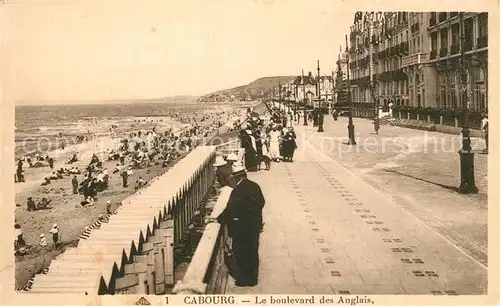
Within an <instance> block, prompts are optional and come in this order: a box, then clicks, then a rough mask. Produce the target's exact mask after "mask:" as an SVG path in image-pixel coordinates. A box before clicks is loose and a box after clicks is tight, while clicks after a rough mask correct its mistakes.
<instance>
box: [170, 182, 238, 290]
mask: <svg viewBox="0 0 500 306" xmlns="http://www.w3.org/2000/svg"><path fill="white" fill-rule="evenodd" d="M231 191H232V188H231V187H228V186H226V187H223V188H222V190H221V193H220V195H219V198H218V199H217V203H216V204H215V206H214V210H213V211H212V214H211V215H210V218H211V219H216V218H217V217H218V216H219V215H220V213H221V212H222V211H223V210H224V208H225V207H226V205H227V202H228V200H229V196H230V194H231ZM227 239H228V238H227V235H226V228H225V226H222V225H221V224H219V223H217V222H212V223H208V224H207V225H206V227H205V231H204V232H203V236H202V237H201V240H200V242H199V244H198V247H197V248H196V251H195V253H194V255H193V259H192V260H191V263H190V264H189V267H188V269H187V271H186V274H185V275H184V278H183V279H182V281H178V282H177V284H176V285H175V287H174V289H173V293H175V294H220V293H224V292H225V288H226V283H227V278H228V275H229V273H228V269H227V268H226V265H225V262H224V249H225V245H226V243H227V242H228V241H227Z"/></svg>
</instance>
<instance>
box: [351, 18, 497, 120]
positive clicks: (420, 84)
mask: <svg viewBox="0 0 500 306" xmlns="http://www.w3.org/2000/svg"><path fill="white" fill-rule="evenodd" d="M459 15H460V14H459V13H458V12H391V13H381V12H358V13H356V14H355V16H354V22H353V25H352V26H351V29H350V33H349V42H350V43H349V49H348V56H349V70H350V79H351V96H352V102H353V107H354V108H355V109H356V108H362V109H373V110H375V107H376V105H377V104H379V105H381V106H382V107H383V108H384V109H385V110H387V109H388V108H389V105H390V104H391V103H392V105H393V106H404V107H407V108H434V109H450V110H457V109H460V108H461V105H460V92H462V93H464V92H465V93H466V95H467V101H468V105H469V109H470V111H472V112H474V111H476V112H484V111H487V101H488V98H487V87H488V65H487V61H488V38H487V36H488V14H487V13H464V14H463V26H464V34H465V41H464V53H465V54H464V55H465V56H464V57H465V60H464V64H465V70H466V76H465V80H466V81H465V83H466V86H465V88H461V87H460V77H461V73H460V71H461V62H460V57H461V56H460V55H461V49H460V25H459V23H460V18H459ZM355 112H356V110H355ZM363 113H366V112H363Z"/></svg>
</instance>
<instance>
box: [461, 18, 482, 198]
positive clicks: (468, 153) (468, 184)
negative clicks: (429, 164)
mask: <svg viewBox="0 0 500 306" xmlns="http://www.w3.org/2000/svg"><path fill="white" fill-rule="evenodd" d="M459 24H460V99H461V104H462V108H463V116H464V122H463V126H462V148H461V149H460V151H459V152H458V153H459V154H460V186H459V187H458V192H459V193H478V189H477V187H476V183H475V180H474V153H473V152H472V148H471V145H470V130H469V105H468V98H467V70H466V69H465V54H464V53H465V27H464V22H463V13H460V21H459Z"/></svg>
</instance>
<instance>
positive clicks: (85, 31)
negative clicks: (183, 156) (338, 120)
mask: <svg viewBox="0 0 500 306" xmlns="http://www.w3.org/2000/svg"><path fill="white" fill-rule="evenodd" d="M307 3H309V2H304V1H294V0H274V1H273V0H262V1H261V0H248V1H246V0H242V1H224V0H221V1H214V0H201V1H195V0H183V1H147V0H143V1H119V0H115V1H110V0H107V1H105V0H100V1H88V0H87V1H81V0H80V1H69V0H68V1H22V2H21V1H14V2H8V1H7V2H6V3H5V4H4V7H3V9H4V10H6V11H7V13H8V15H7V16H8V18H7V19H8V23H7V32H6V36H5V37H4V39H5V41H6V44H5V46H6V51H7V55H8V58H9V68H10V69H9V71H10V77H11V80H12V83H11V85H12V86H14V97H15V99H16V100H101V99H102V100H107V99H133V98H154V97H164V96H174V95H203V94H207V93H210V92H213V91H216V90H220V89H225V88H231V87H234V86H239V85H243V84H247V83H249V82H251V81H253V80H255V79H257V78H259V77H263V76H273V75H299V74H300V72H301V69H304V70H305V71H306V72H307V71H315V69H316V61H317V60H320V65H321V68H322V72H325V73H329V74H331V71H332V69H334V68H335V61H336V59H337V55H338V52H339V49H340V45H341V44H342V45H345V42H344V41H345V38H344V35H345V34H346V33H347V31H348V29H349V25H350V24H351V22H352V20H353V15H352V14H351V13H348V14H345V13H342V12H339V11H338V10H336V8H335V6H334V4H333V3H334V2H332V1H323V0H315V2H314V3H315V5H307Z"/></svg>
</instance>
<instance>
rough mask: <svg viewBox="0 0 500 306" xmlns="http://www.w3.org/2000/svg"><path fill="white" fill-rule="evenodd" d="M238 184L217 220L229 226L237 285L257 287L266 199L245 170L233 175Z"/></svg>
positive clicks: (236, 171) (238, 170)
mask: <svg viewBox="0 0 500 306" xmlns="http://www.w3.org/2000/svg"><path fill="white" fill-rule="evenodd" d="M232 177H233V178H234V180H235V182H236V184H235V187H234V188H233V190H232V191H231V195H230V196H229V200H228V203H227V206H226V208H225V209H224V211H223V212H222V213H221V214H220V215H219V216H218V218H217V221H218V222H219V223H221V224H225V225H227V230H228V234H229V237H231V238H232V250H233V254H234V256H235V261H236V266H237V267H238V270H239V272H240V273H239V275H237V276H236V277H237V279H236V286H255V285H257V282H258V276H259V237H260V232H261V230H262V225H263V223H262V209H263V208H264V204H265V199H264V195H263V194H262V190H261V188H260V186H259V185H258V184H257V183H255V182H253V181H250V180H249V179H247V175H246V172H245V169H244V168H243V167H240V168H238V169H236V170H235V171H234V172H233V175H232Z"/></svg>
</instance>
